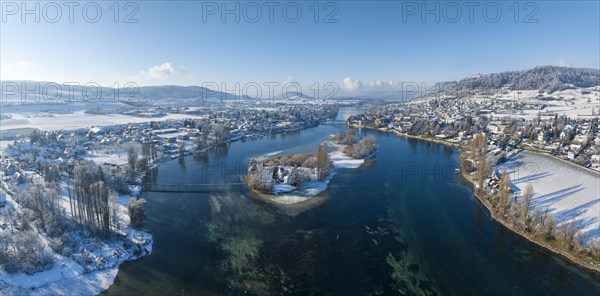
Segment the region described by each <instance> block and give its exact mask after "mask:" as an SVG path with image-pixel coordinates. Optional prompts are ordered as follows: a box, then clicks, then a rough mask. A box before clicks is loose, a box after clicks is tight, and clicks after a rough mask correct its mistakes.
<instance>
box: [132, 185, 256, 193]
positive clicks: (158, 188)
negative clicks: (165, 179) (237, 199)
mask: <svg viewBox="0 0 600 296" xmlns="http://www.w3.org/2000/svg"><path fill="white" fill-rule="evenodd" d="M245 187H246V184H245V183H243V182H239V183H212V184H164V183H144V184H142V188H143V190H144V191H147V192H179V193H209V192H227V191H233V190H240V189H243V188H245Z"/></svg>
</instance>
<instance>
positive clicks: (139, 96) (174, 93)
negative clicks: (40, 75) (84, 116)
mask: <svg viewBox="0 0 600 296" xmlns="http://www.w3.org/2000/svg"><path fill="white" fill-rule="evenodd" d="M0 83H2V84H3V86H2V88H1V91H2V92H6V91H11V90H12V86H10V85H9V84H12V85H14V84H16V85H18V91H17V93H16V94H5V93H2V98H5V95H6V98H7V99H8V100H7V101H8V103H11V102H15V103H17V102H20V98H21V94H22V92H23V90H25V89H27V90H28V91H24V92H25V97H26V99H27V102H34V100H35V94H36V93H43V98H41V99H43V100H46V99H51V100H52V99H54V98H57V97H58V96H59V95H60V99H58V101H57V102H60V101H63V102H66V101H68V100H69V99H70V100H73V101H80V102H85V101H96V102H114V101H115V97H116V96H117V97H118V98H119V101H121V102H129V101H138V102H143V101H145V100H151V101H156V100H206V101H215V100H223V99H224V100H234V99H240V98H239V97H236V96H235V95H234V94H230V93H225V92H219V91H213V90H211V89H208V88H205V87H201V86H179V85H163V86H140V87H138V88H134V87H130V88H126V87H122V88H119V89H115V88H109V87H99V88H98V89H99V90H100V91H99V92H98V95H97V93H96V92H97V88H95V87H90V88H88V89H87V94H86V93H85V91H86V89H85V87H84V86H83V85H78V86H73V87H72V90H69V87H67V86H65V85H63V84H60V83H59V84H58V85H59V86H60V90H59V89H58V88H57V87H56V85H57V84H56V83H53V82H47V81H30V80H3V81H0ZM36 84H37V85H38V87H37V91H34V90H35V89H36ZM243 98H246V97H243ZM38 99H39V96H38Z"/></svg>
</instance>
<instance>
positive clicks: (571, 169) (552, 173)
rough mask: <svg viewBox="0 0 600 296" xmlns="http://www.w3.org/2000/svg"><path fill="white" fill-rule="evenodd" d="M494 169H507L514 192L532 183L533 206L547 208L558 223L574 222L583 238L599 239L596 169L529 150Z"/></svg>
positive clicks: (598, 177)
mask: <svg viewBox="0 0 600 296" xmlns="http://www.w3.org/2000/svg"><path fill="white" fill-rule="evenodd" d="M496 169H497V170H498V171H500V172H501V171H502V170H507V171H508V172H509V173H510V177H511V180H512V185H513V188H514V189H515V191H516V194H518V195H520V194H521V192H522V191H523V190H524V189H525V186H527V184H531V185H532V186H533V189H534V192H535V195H534V197H533V199H532V206H533V207H534V208H538V209H541V210H544V209H548V211H549V212H550V213H552V214H554V215H555V217H556V220H557V222H559V223H562V222H574V223H575V224H576V225H577V227H578V229H579V230H580V232H581V234H582V239H583V240H584V241H587V240H589V239H593V240H597V241H600V173H598V172H594V171H591V170H589V169H586V168H583V167H579V166H576V165H574V164H571V163H569V162H566V161H563V160H560V159H556V158H554V157H552V156H549V155H544V154H539V153H534V152H529V151H523V152H521V153H519V154H517V155H515V156H514V157H512V158H510V159H509V160H508V161H507V162H505V163H503V164H501V165H499V166H498V167H497V168H496Z"/></svg>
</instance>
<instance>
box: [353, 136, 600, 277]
mask: <svg viewBox="0 0 600 296" xmlns="http://www.w3.org/2000/svg"><path fill="white" fill-rule="evenodd" d="M350 127H352V128H366V129H371V130H375V131H378V132H383V133H391V134H394V135H396V136H402V137H405V138H413V139H418V140H423V141H426V142H433V143H438V144H442V145H447V146H451V147H454V148H458V149H459V151H460V149H461V148H462V145H460V144H458V143H451V142H448V141H444V140H442V139H439V140H438V139H434V138H425V137H421V136H414V135H409V134H406V133H400V132H397V131H382V130H380V129H378V128H374V127H367V126H362V127H355V126H350ZM537 153H540V152H537ZM542 154H545V155H548V156H550V157H554V156H553V155H549V154H547V153H542ZM554 158H556V157H554ZM561 160H562V159H561ZM563 161H564V160H563ZM573 165H575V164H573ZM461 176H462V177H463V179H465V180H466V181H468V182H469V183H470V184H471V185H472V186H473V189H472V190H473V195H474V196H475V197H477V200H478V201H479V203H480V204H482V205H483V206H484V207H485V208H486V210H487V211H488V212H489V214H490V217H491V218H492V219H493V220H494V221H496V222H498V223H500V224H501V225H502V226H503V227H505V228H506V229H508V230H509V231H511V232H513V233H515V234H517V235H519V236H521V237H523V238H525V239H526V240H528V241H529V242H531V243H534V244H535V245H537V246H538V247H541V248H542V249H544V250H546V251H549V252H551V253H553V254H555V255H558V256H560V257H562V258H564V259H566V260H567V261H569V262H571V263H572V264H574V265H577V266H578V267H581V268H583V269H585V270H587V271H591V272H597V273H600V263H596V264H594V263H593V262H589V258H588V257H587V256H585V255H580V254H577V255H575V254H571V253H568V252H564V251H561V250H558V249H557V248H556V247H555V246H553V245H552V244H550V243H548V242H546V241H544V240H542V239H540V238H538V237H535V236H534V235H532V234H530V233H526V232H524V231H522V230H520V229H517V228H515V227H513V226H512V225H511V224H510V223H509V221H505V220H504V219H501V218H500V217H499V216H498V214H497V213H496V212H494V211H493V209H492V208H491V204H489V202H488V201H487V200H486V199H485V197H482V196H479V195H478V194H477V193H476V191H475V183H474V181H473V180H472V179H471V178H470V176H469V175H466V174H465V173H464V172H462V171H461Z"/></svg>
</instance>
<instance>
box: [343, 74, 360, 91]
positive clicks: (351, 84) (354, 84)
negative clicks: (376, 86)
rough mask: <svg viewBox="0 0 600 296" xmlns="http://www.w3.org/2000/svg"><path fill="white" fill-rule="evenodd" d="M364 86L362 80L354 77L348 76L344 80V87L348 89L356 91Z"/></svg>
mask: <svg viewBox="0 0 600 296" xmlns="http://www.w3.org/2000/svg"><path fill="white" fill-rule="evenodd" d="M361 87H362V83H361V82H360V80H356V79H354V78H352V77H349V76H348V77H346V78H344V80H342V88H343V89H345V90H347V91H355V90H357V89H359V88H361Z"/></svg>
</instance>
